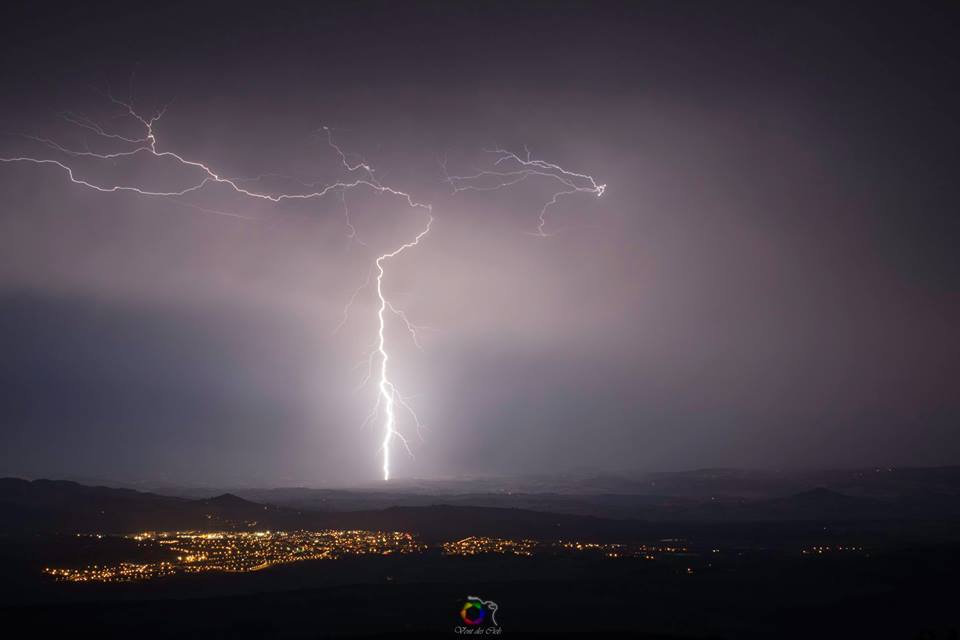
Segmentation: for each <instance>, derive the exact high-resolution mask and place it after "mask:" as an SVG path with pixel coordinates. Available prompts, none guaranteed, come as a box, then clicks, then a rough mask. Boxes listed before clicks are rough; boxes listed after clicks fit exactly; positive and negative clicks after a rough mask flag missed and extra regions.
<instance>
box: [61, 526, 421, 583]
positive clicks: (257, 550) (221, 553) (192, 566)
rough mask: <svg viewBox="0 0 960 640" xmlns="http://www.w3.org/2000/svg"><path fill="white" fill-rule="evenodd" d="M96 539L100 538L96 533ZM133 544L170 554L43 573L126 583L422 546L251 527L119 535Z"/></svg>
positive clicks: (409, 539) (360, 535)
mask: <svg viewBox="0 0 960 640" xmlns="http://www.w3.org/2000/svg"><path fill="white" fill-rule="evenodd" d="M96 537H97V538H101V539H102V538H103V536H102V534H97V536H96ZM123 537H124V538H127V539H129V540H134V541H136V542H137V544H138V546H141V547H147V548H152V549H166V550H168V552H169V555H170V556H171V557H170V558H167V559H165V560H161V561H156V562H144V563H134V562H121V563H117V564H112V565H105V566H101V565H89V566H85V567H82V568H79V569H65V568H51V567H47V568H45V569H44V573H46V574H48V575H50V576H53V577H54V578H56V579H57V580H62V581H67V582H131V581H135V580H149V579H152V578H160V577H163V576H169V575H173V574H175V573H203V572H208V571H216V572H234V573H242V572H248V571H259V570H261V569H266V568H267V567H271V566H274V565H278V564H287V563H291V562H300V561H303V560H332V559H336V558H340V557H343V556H347V555H369V554H373V555H382V556H388V555H392V554H404V553H415V552H419V551H423V550H424V549H425V548H426V545H423V544H420V543H418V542H416V541H415V540H414V538H413V536H412V535H411V534H409V533H400V532H391V533H383V532H371V531H335V530H325V531H293V532H286V531H256V532H219V533H203V532H195V531H177V532H171V533H154V532H145V533H138V534H136V535H130V536H123Z"/></svg>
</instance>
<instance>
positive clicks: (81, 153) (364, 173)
mask: <svg viewBox="0 0 960 640" xmlns="http://www.w3.org/2000/svg"><path fill="white" fill-rule="evenodd" d="M108 98H109V99H110V101H111V102H112V103H113V104H114V105H115V106H117V107H120V108H121V109H122V110H123V113H124V115H125V116H127V117H128V118H130V119H132V120H133V121H135V122H137V123H138V124H139V126H140V127H141V128H142V131H143V135H142V136H141V137H129V136H124V135H121V134H118V133H114V132H110V131H107V130H105V129H104V128H103V127H102V126H101V125H100V124H98V123H97V122H95V121H94V120H92V119H90V118H87V117H85V116H82V115H78V114H74V113H72V112H66V113H62V114H60V115H61V117H62V119H63V120H64V121H66V122H68V123H69V124H71V125H74V126H76V127H79V128H82V129H84V130H86V131H88V132H92V133H93V134H94V136H95V137H96V138H97V139H99V140H100V141H101V142H108V143H111V144H114V145H123V146H130V147H131V148H126V149H123V148H121V150H119V151H111V152H109V153H100V152H95V151H91V150H89V149H88V148H85V149H74V148H70V147H67V146H64V145H62V144H60V143H58V142H56V141H54V140H52V139H49V138H43V137H39V136H24V137H25V138H28V139H30V140H32V141H34V142H36V143H38V144H40V145H42V146H44V147H46V148H47V149H49V150H51V151H54V152H56V153H59V154H61V155H62V156H64V158H63V159H60V160H58V159H56V158H49V157H33V156H11V157H0V162H3V163H29V164H35V165H42V166H51V167H56V168H59V169H60V170H62V171H63V172H64V173H66V175H67V178H68V179H69V180H70V182H72V183H73V184H76V185H79V186H82V187H85V188H88V189H93V190H95V191H100V192H103V193H115V192H131V193H134V194H137V195H140V196H150V197H162V198H168V199H170V200H172V201H173V202H174V203H175V204H177V205H179V206H183V207H188V208H190V209H192V210H196V211H199V212H202V213H207V214H214V215H222V216H230V217H236V218H244V219H254V218H249V217H248V216H243V215H241V214H237V213H232V212H229V211H220V210H215V209H208V208H204V207H200V206H198V205H195V204H193V203H190V202H186V201H183V200H181V199H180V198H182V197H184V196H188V195H189V194H192V193H194V192H198V191H200V190H201V189H203V188H205V187H207V186H210V185H221V186H223V187H227V188H228V189H230V190H232V191H233V192H235V193H237V194H239V195H241V196H245V197H249V198H254V199H258V200H266V201H269V202H274V203H278V202H281V201H284V200H313V199H320V198H323V197H324V196H326V195H328V194H332V193H338V194H339V195H340V198H341V202H342V204H343V211H344V216H345V223H346V229H347V232H348V238H350V239H351V240H354V241H356V242H357V243H358V244H360V245H362V246H366V245H365V244H364V243H363V242H361V241H360V239H359V237H358V234H357V230H356V228H355V227H354V226H353V223H352V222H351V219H350V210H349V207H348V206H347V201H346V195H345V193H346V191H348V190H351V189H355V188H360V187H365V188H368V189H372V190H373V191H375V192H378V193H381V194H388V195H391V196H395V197H398V198H401V199H402V200H403V201H405V202H406V204H407V205H408V206H409V207H410V208H412V209H416V210H421V211H423V212H425V214H426V222H425V225H424V226H423V227H422V228H421V230H420V231H419V232H418V233H417V234H416V236H415V237H414V238H413V239H412V240H410V241H408V242H406V243H404V244H402V245H400V246H399V247H397V248H396V249H394V250H392V251H389V252H386V253H383V254H381V255H380V256H379V257H377V258H376V260H375V261H374V262H373V266H372V268H371V271H370V273H368V276H367V281H366V282H365V283H364V284H363V285H362V286H361V287H360V289H358V290H357V291H355V292H354V294H353V296H351V297H350V299H349V301H348V302H347V305H346V307H345V308H344V315H343V320H342V321H341V323H340V324H339V325H337V329H339V327H340V326H342V325H343V324H344V323H345V322H346V320H347V316H348V313H349V310H350V307H351V306H352V304H353V302H354V301H355V300H356V297H357V295H358V294H359V292H360V291H361V290H362V289H364V288H366V287H367V286H369V284H370V276H371V274H372V273H373V271H374V270H375V271H376V288H375V290H376V295H377V299H378V301H379V305H378V308H377V324H378V329H377V340H376V349H375V350H374V351H373V352H371V356H370V358H369V359H368V362H369V365H370V370H369V371H368V378H369V377H370V375H371V374H372V369H373V362H374V356H376V357H378V358H379V362H380V366H379V379H378V384H377V400H376V403H375V405H374V407H373V410H372V411H371V414H370V416H368V418H367V420H366V421H365V423H366V422H369V421H370V420H372V419H375V418H376V416H377V414H378V412H379V411H380V410H381V409H382V412H383V417H384V422H383V437H382V440H381V446H380V452H381V453H382V456H383V467H382V468H383V479H384V480H389V479H390V451H391V444H392V443H393V441H394V439H397V440H399V441H400V442H401V443H402V444H403V446H404V448H405V449H406V450H407V451H408V452H410V453H411V455H412V452H411V451H410V447H409V443H408V441H407V438H406V437H405V436H404V435H403V433H402V432H401V431H400V430H399V429H398V428H397V424H398V420H397V408H398V407H400V408H403V409H404V410H405V411H406V412H407V413H408V414H409V415H410V417H411V418H412V420H413V422H414V424H415V425H416V429H417V433H418V434H419V433H420V432H421V428H422V424H421V422H420V420H419V418H418V417H417V414H416V413H415V412H414V411H413V409H412V408H411V407H410V405H409V403H408V402H407V399H406V398H405V397H404V396H403V395H402V394H401V393H400V392H399V390H398V389H397V387H396V385H395V384H394V382H393V381H392V379H391V378H390V376H389V368H388V363H389V361H390V355H389V349H388V346H387V339H386V326H387V322H386V312H387V311H390V312H391V313H392V314H394V315H395V316H397V317H399V318H400V320H401V321H402V322H403V323H404V325H405V327H406V329H407V331H408V332H409V333H410V335H411V337H412V339H413V341H414V343H415V344H416V346H418V347H419V346H420V341H419V338H418V334H417V329H418V328H419V327H417V326H416V325H414V324H413V323H411V322H410V320H409V319H408V318H407V316H406V314H405V313H404V312H403V311H402V310H400V309H398V308H396V307H395V306H394V305H393V304H392V303H391V302H390V300H389V299H388V298H387V296H386V295H385V293H384V287H383V279H384V276H385V275H386V269H385V265H386V263H387V262H388V261H389V260H391V259H393V258H396V257H397V256H399V255H400V254H401V253H403V252H405V251H407V250H409V249H411V248H413V247H415V246H417V245H418V244H419V243H420V241H421V240H422V239H423V238H424V237H425V236H426V235H427V234H428V233H429V232H430V228H431V226H432V224H433V221H434V217H433V209H432V206H431V205H429V204H424V203H420V202H417V201H415V200H414V199H413V197H412V196H411V195H410V194H409V193H407V192H405V191H400V190H398V189H394V188H392V187H388V186H384V185H383V184H382V183H381V182H380V181H379V180H378V179H377V178H376V176H375V175H374V170H373V168H372V167H371V166H370V165H369V164H367V162H366V161H365V160H363V159H360V160H359V161H355V162H351V159H350V156H348V155H347V154H346V153H344V151H343V150H342V149H341V148H340V147H339V146H338V145H337V144H336V143H335V142H334V140H333V133H332V131H331V130H330V129H329V128H328V127H323V128H322V131H323V132H324V134H325V137H326V141H327V144H328V145H329V146H330V147H331V148H332V149H333V150H334V152H335V153H336V154H337V156H338V157H339V159H340V164H341V165H342V166H343V168H344V169H345V170H346V171H347V173H348V174H349V175H357V176H358V177H356V178H355V179H351V180H339V181H337V182H334V183H331V184H326V185H321V186H320V187H319V188H318V187H317V184H318V183H314V184H313V185H304V186H305V187H308V189H307V190H306V191H303V192H299V193H267V192H264V191H259V190H254V189H251V188H248V187H245V186H243V185H242V183H246V182H257V181H259V180H260V179H262V178H263V177H264V176H259V177H257V178H253V179H249V180H244V179H239V178H228V177H225V176H223V175H221V174H220V173H219V172H217V171H215V170H214V169H213V168H212V167H211V166H209V165H207V164H206V163H203V162H200V161H197V160H192V159H187V158H185V157H184V156H182V155H180V154H178V153H175V152H173V151H167V150H159V149H158V139H157V135H156V131H155V127H156V125H157V123H158V122H159V121H160V119H161V118H162V117H163V115H164V113H165V111H166V108H164V109H161V110H160V111H158V112H157V113H155V114H154V115H153V116H151V117H149V118H147V117H144V116H142V115H141V114H140V113H139V112H137V111H136V109H134V107H133V105H132V103H130V102H124V101H121V100H118V99H116V98H114V97H113V96H112V95H108ZM145 154H146V155H149V156H153V157H155V158H157V159H160V160H164V161H172V162H175V163H177V164H179V165H180V166H182V167H186V168H189V169H191V170H195V171H196V173H197V178H196V180H195V181H194V182H191V183H189V184H187V185H186V186H184V187H183V188H181V189H172V190H167V191H157V190H151V189H148V188H145V187H141V186H137V185H131V184H98V183H96V182H93V181H90V180H87V179H84V178H82V177H78V175H77V170H76V169H75V168H74V166H72V165H71V163H70V162H69V161H68V160H66V158H74V159H82V158H86V159H94V160H104V161H107V160H109V161H115V160H120V159H125V158H133V157H135V156H141V155H145ZM301 184H303V183H301ZM311 189H312V190H311Z"/></svg>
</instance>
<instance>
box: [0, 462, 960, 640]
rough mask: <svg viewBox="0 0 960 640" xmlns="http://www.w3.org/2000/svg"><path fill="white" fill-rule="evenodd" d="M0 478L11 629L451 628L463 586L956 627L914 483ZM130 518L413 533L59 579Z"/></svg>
mask: <svg viewBox="0 0 960 640" xmlns="http://www.w3.org/2000/svg"><path fill="white" fill-rule="evenodd" d="M0 485H3V487H4V488H5V492H4V493H2V496H0V497H2V499H0V506H4V505H5V507H6V516H5V518H4V519H3V520H2V522H3V523H4V533H3V534H2V536H0V567H2V574H0V575H2V580H0V595H2V598H3V605H2V607H0V615H2V619H3V620H4V622H5V623H6V625H8V628H10V629H14V628H20V626H21V625H25V626H24V627H23V628H25V629H27V630H29V633H30V634H31V635H35V636H37V637H61V636H66V637H69V636H81V637H82V636H87V635H89V634H91V633H93V634H95V635H96V636H97V637H103V638H119V637H148V638H321V637H328V636H407V637H424V636H445V637H453V636H455V635H458V634H457V633H456V630H457V628H458V627H461V628H463V623H462V621H461V619H460V617H459V612H460V608H461V607H462V606H463V603H464V601H465V599H466V597H467V596H470V595H474V596H478V597H480V598H482V599H484V600H492V601H495V602H496V603H497V604H498V610H497V614H496V615H497V622H498V623H499V627H497V629H498V630H499V634H498V635H503V634H507V635H528V634H539V635H541V636H543V637H550V636H556V635H562V634H566V633H578V632H594V633H598V632H599V633H604V634H607V635H609V636H612V637H622V636H624V635H631V636H634V637H646V638H857V639H859V638H865V639H870V638H905V639H917V640H934V639H938V638H943V639H953V638H957V637H958V634H960V607H958V606H957V595H956V594H957V588H956V586H957V584H958V576H960V522H958V520H957V519H956V518H955V517H954V515H953V514H954V509H955V508H956V505H955V504H952V501H953V500H954V499H955V496H954V495H953V494H952V493H951V491H949V490H944V491H942V492H941V493H938V494H937V496H936V500H935V499H934V498H933V497H931V495H930V492H929V491H928V490H927V489H924V492H925V494H926V495H927V498H926V503H927V506H926V507H925V508H924V510H923V512H922V513H914V514H913V515H912V516H910V515H909V514H908V515H904V513H903V512H902V511H900V512H894V513H893V514H892V515H891V517H888V518H883V517H878V506H877V504H875V503H870V504H869V508H868V509H867V508H864V507H863V505H864V503H862V502H856V501H851V500H848V496H846V495H845V494H839V493H836V492H832V491H822V490H814V489H811V490H807V491H804V492H801V493H800V494H792V495H790V496H785V497H779V498H764V500H766V502H763V503H758V504H759V506H756V507H755V508H753V511H750V513H754V514H761V515H762V514H764V513H766V514H767V515H766V516H765V519H764V518H761V517H760V516H757V517H756V518H755V519H753V520H749V519H744V518H742V517H740V514H743V513H747V511H745V509H746V507H744V506H742V505H741V506H736V507H734V509H735V513H736V514H737V517H726V518H724V519H723V520H722V521H713V522H710V521H697V522H694V521H690V520H691V519H690V518H672V519H671V518H669V517H663V518H660V520H659V521H652V520H640V519H617V518H604V517H594V516H584V515H573V514H566V515H557V514H552V513H545V512H539V511H530V510H520V509H512V508H503V507H479V506H472V507H465V506H449V505H448V506H443V505H434V506H424V507H404V508H393V509H384V510H365V511H354V512H350V511H344V512H315V511H307V510H297V509H291V508H289V507H274V506H268V505H263V504H257V503H254V502H250V501H247V500H242V499H239V498H236V497H234V496H220V497H218V498H214V499H202V500H189V499H185V498H170V497H166V496H157V495H153V494H142V493H138V492H132V491H121V490H116V489H104V488H92V487H82V486H80V485H74V484H72V483H43V482H41V483H24V481H0ZM897 499H898V500H899V501H901V502H904V501H905V500H906V498H904V497H903V496H900V497H899V498H897ZM578 500H582V501H586V502H590V501H591V500H592V498H590V497H588V496H587V497H585V496H580V497H579V498H578ZM937 500H945V501H948V502H951V505H949V506H947V507H944V508H943V509H942V510H941V511H942V513H943V516H942V517H939V518H938V517H935V516H936V513H937V509H935V508H934V507H933V506H930V505H934V504H935V503H936V502H937ZM737 504H738V505H739V504H740V503H739V502H737ZM770 505H775V506H776V509H773V508H771V507H770ZM858 509H859V511H858ZM879 515H880V516H882V513H880V514H879ZM254 517H258V518H259V520H258V521H257V524H256V525H251V524H250V523H251V522H253V520H251V519H252V518H254ZM130 521H136V523H137V524H150V525H152V526H153V527H154V528H155V529H156V530H160V525H163V524H165V523H167V522H168V523H169V524H170V525H171V526H170V527H169V529H170V530H172V529H174V528H177V527H182V526H187V525H189V526H194V525H197V526H196V528H197V529H204V527H203V526H199V525H203V524H204V522H206V523H208V524H207V526H206V530H210V531H218V530H219V531H223V530H228V529H232V530H244V529H246V530H250V529H251V527H252V528H256V529H260V528H263V527H265V526H266V523H268V522H269V523H271V524H272V525H277V524H283V525H285V526H287V527H288V528H289V529H291V530H292V529H293V528H297V527H300V528H305V529H307V528H311V527H314V528H318V527H321V526H323V527H342V528H346V527H357V528H361V527H362V528H374V529H381V530H402V531H410V532H411V533H413V534H414V535H415V536H416V538H417V540H420V541H423V542H424V545H425V546H424V548H423V550H422V551H421V552H417V553H411V554H401V555H389V556H380V555H372V554H366V555H348V556H344V557H338V558H337V559H325V560H307V561H302V562H294V563H290V564H279V565H276V566H271V567H269V568H266V569H264V570H260V571H254V572H250V573H218V572H208V573H199V574H178V575H171V576H167V577H160V578H157V579H153V580H145V581H139V582H124V583H70V582H57V581H54V580H53V579H51V578H50V576H48V575H44V573H43V571H42V570H43V568H44V567H47V566H80V565H85V564H89V563H111V562H116V561H119V560H124V561H136V560H138V559H141V558H138V556H137V554H138V553H146V552H143V551H142V550H140V551H138V547H137V545H136V544H134V543H132V542H131V541H130V540H129V539H128V538H123V537H121V536H118V535H112V534H119V533H125V532H128V531H137V530H142V529H139V528H118V529H114V530H110V529H102V530H101V531H100V533H101V535H102V537H98V536H97V534H96V531H97V529H96V528H92V527H93V525H95V524H97V523H100V524H103V523H111V524H116V525H121V524H123V523H125V522H127V523H129V522H130ZM131 526H132V525H131ZM30 528H32V529H34V531H29V529H30ZM78 532H83V533H84V535H81V536H78V535H77V533H78ZM464 532H470V534H471V535H485V536H498V537H500V538H504V539H506V538H514V539H516V538H519V537H524V538H534V539H537V540H551V539H558V538H562V539H566V540H571V539H576V540H584V541H586V540H595V541H605V542H619V543H642V544H648V545H651V547H661V548H662V547H667V546H669V547H675V548H676V552H669V553H667V552H664V553H656V554H653V555H651V557H608V556H606V555H604V554H601V553H578V552H571V553H553V552H549V551H548V552H545V553H539V552H538V553H534V554H533V555H530V556H524V555H516V554H513V553H481V554H478V555H469V556H462V555H450V554H448V553H444V551H443V546H442V543H443V542H444V541H449V540H454V539H456V538H457V537H458V536H461V534H463V533H464ZM91 534H93V535H91ZM491 634H492V633H491V632H487V633H486V635H491ZM461 635H462V634H461Z"/></svg>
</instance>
